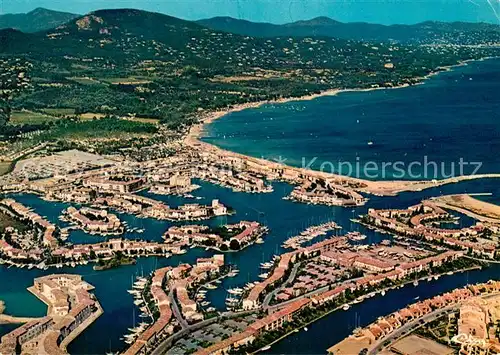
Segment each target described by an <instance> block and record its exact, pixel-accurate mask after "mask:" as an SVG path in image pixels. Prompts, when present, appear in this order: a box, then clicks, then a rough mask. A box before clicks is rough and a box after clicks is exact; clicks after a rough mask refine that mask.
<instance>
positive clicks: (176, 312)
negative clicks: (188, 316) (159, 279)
mask: <svg viewBox="0 0 500 355" xmlns="http://www.w3.org/2000/svg"><path fill="white" fill-rule="evenodd" d="M168 298H170V300H171V301H172V304H171V306H172V312H173V313H174V316H175V318H177V320H178V321H179V324H180V325H181V327H182V329H186V328H187V327H188V326H189V324H188V323H187V322H186V320H185V319H184V317H182V313H181V311H180V310H179V305H178V304H177V301H176V300H175V297H174V290H173V289H170V291H169V292H168Z"/></svg>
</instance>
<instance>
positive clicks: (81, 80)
mask: <svg viewBox="0 0 500 355" xmlns="http://www.w3.org/2000/svg"><path fill="white" fill-rule="evenodd" d="M66 79H68V80H71V81H74V82H75V83H78V84H82V85H102V84H101V83H100V82H99V81H97V80H94V79H92V78H87V77H77V76H74V77H70V78H66Z"/></svg>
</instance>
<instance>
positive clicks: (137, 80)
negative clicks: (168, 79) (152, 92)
mask: <svg viewBox="0 0 500 355" xmlns="http://www.w3.org/2000/svg"><path fill="white" fill-rule="evenodd" d="M100 80H101V81H105V82H107V83H109V84H113V85H118V84H122V85H141V84H149V83H150V82H151V80H148V79H147V78H141V77H135V76H131V77H126V78H102V79H100Z"/></svg>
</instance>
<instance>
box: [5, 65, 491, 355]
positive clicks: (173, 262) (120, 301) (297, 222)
mask: <svg viewBox="0 0 500 355" xmlns="http://www.w3.org/2000/svg"><path fill="white" fill-rule="evenodd" d="M446 75H448V74H446ZM477 81H478V80H475V81H474V82H477ZM423 87H424V88H425V85H424V86H423ZM429 90H430V89H429ZM354 95H358V94H354ZM376 95H379V94H376ZM397 95H398V94H397ZM370 97H372V96H370ZM335 100H336V99H335ZM346 100H347V101H348V100H350V99H346ZM221 122H222V120H221ZM217 124H218V123H217ZM221 124H222V123H221ZM373 141H374V142H382V141H383V140H382V139H380V138H373ZM364 142H366V139H365V140H364ZM378 144H379V143H377V144H374V145H373V147H372V148H375V147H376V146H377V145H378ZM364 145H366V143H365V144H364ZM263 149H264V148H263ZM488 169H489V168H488ZM272 185H273V191H272V192H269V193H266V194H238V195H236V194H234V193H233V192H232V190H230V189H227V188H224V187H220V186H216V185H213V184H210V183H207V182H204V181H201V182H200V183H199V186H200V189H198V190H196V191H195V192H193V193H195V194H196V195H198V196H201V197H203V199H204V200H206V201H211V200H212V199H216V198H219V199H220V200H221V201H224V203H226V204H227V205H230V206H232V207H233V208H234V209H235V211H236V214H235V215H231V216H224V217H222V216H221V217H215V218H214V220H211V221H208V222H207V223H208V224H209V225H210V224H212V225H214V226H217V225H219V224H221V223H222V222H223V221H224V220H223V218H227V219H228V220H229V222H230V223H236V222H238V221H239V220H243V219H245V220H256V221H259V222H262V223H263V224H265V225H267V226H269V229H270V232H269V235H268V236H266V238H265V241H264V243H262V244H258V243H256V244H255V245H252V246H250V247H249V248H247V249H245V250H243V251H241V252H239V253H227V254H226V256H227V258H228V260H229V261H230V263H231V264H232V265H235V267H236V268H237V269H233V270H232V271H230V272H229V274H228V276H229V278H226V279H223V280H217V281H214V282H213V283H212V284H211V285H214V286H215V285H217V286H215V288H212V287H211V286H205V287H204V288H205V289H206V290H207V292H205V293H200V295H202V294H204V295H205V296H204V297H203V301H201V303H202V304H204V307H207V306H209V305H210V307H207V308H206V310H207V311H215V310H223V309H226V306H231V308H232V307H236V306H237V304H238V302H239V301H240V300H239V297H232V296H233V295H231V297H227V293H228V292H227V291H226V290H228V291H229V290H233V291H234V290H237V291H236V292H239V289H244V288H247V289H251V288H252V287H253V286H255V284H252V283H254V282H260V281H261V278H260V277H259V275H263V274H266V273H268V272H270V270H271V269H272V267H273V265H274V263H275V262H276V261H277V259H278V258H277V257H274V255H277V254H280V253H281V252H283V251H284V250H283V249H282V248H280V246H281V245H283V244H284V243H285V242H286V236H287V235H291V231H297V230H302V229H303V227H304V224H307V223H308V222H309V220H310V218H311V216H315V217H318V216H319V218H320V219H322V221H321V222H322V223H329V222H330V221H332V220H335V223H338V225H339V226H342V227H343V230H344V231H346V232H349V231H352V227H350V226H351V225H352V224H351V219H352V212H351V210H350V209H344V208H341V207H333V208H332V207H327V206H323V205H307V204H298V203H292V202H291V201H288V200H283V199H282V198H283V197H285V196H287V195H288V194H289V193H290V192H291V191H292V189H293V187H292V186H290V185H288V184H286V183H282V182H273V184H272ZM464 191H467V192H484V191H490V192H492V195H491V196H485V197H484V198H485V199H487V200H488V201H490V202H493V203H498V202H499V200H498V196H500V188H499V186H498V182H496V181H495V180H492V179H485V180H477V181H465V182H460V183H457V184H453V185H446V186H439V187H435V188H433V189H430V190H425V191H421V192H415V193H402V194H401V195H399V196H397V197H379V196H370V200H369V202H368V203H367V205H365V206H362V207H358V208H356V212H357V213H358V214H365V213H367V212H368V208H375V209H387V208H388V207H390V208H401V209H404V208H407V207H408V206H411V205H416V204H418V203H420V202H421V201H422V200H423V199H425V198H429V197H433V196H436V195H441V194H453V193H462V192H464ZM162 197H163V198H166V199H169V200H170V199H171V198H172V197H171V196H162ZM15 198H16V199H18V200H20V201H21V202H22V203H23V204H25V205H27V206H30V208H33V210H35V211H36V212H37V213H39V214H40V215H43V216H47V220H49V221H51V222H52V223H54V224H59V223H63V222H62V221H59V220H58V216H59V215H60V212H61V211H62V210H63V209H64V208H67V204H61V203H58V202H50V203H49V202H47V201H44V200H41V199H40V198H38V197H36V196H33V195H15ZM256 210H258V211H259V212H256ZM260 212H262V213H260ZM118 215H119V218H124V219H126V221H127V224H124V225H125V226H126V228H127V230H126V232H125V233H124V238H126V239H128V238H130V239H132V238H134V235H135V234H136V232H137V230H135V231H134V232H130V230H131V229H132V228H139V229H144V230H145V231H146V232H144V233H142V234H141V235H143V236H144V237H145V238H149V239H151V240H154V241H157V242H161V241H162V235H163V234H164V233H165V231H166V230H167V229H168V228H169V227H170V226H172V224H171V222H170V221H166V220H157V219H153V218H140V219H139V218H138V217H137V216H132V215H129V214H121V213H120V214H118ZM181 223H184V222H181ZM356 228H357V229H358V226H356ZM80 232H81V231H76V230H69V231H68V233H69V236H68V240H69V241H78V240H79V238H95V236H90V237H88V236H85V235H83V234H80ZM129 232H130V234H128V233H129ZM295 233H296V232H295ZM359 233H360V234H361V235H365V236H366V238H363V239H360V240H358V241H356V240H355V241H356V242H359V244H360V245H365V244H367V243H368V241H369V242H370V243H378V242H380V241H382V240H383V239H387V238H389V239H392V235H391V234H381V233H379V232H377V231H375V230H371V229H368V228H365V227H363V226H359ZM356 235H357V234H355V235H353V236H356ZM318 237H319V236H318ZM310 240H312V239H310ZM357 244H358V243H357ZM277 249H278V251H277ZM212 254H213V251H212V250H205V249H200V248H193V249H188V250H187V251H184V254H181V253H180V252H177V253H172V254H171V257H169V258H163V257H157V256H153V257H151V258H142V257H141V258H138V262H137V264H136V265H129V266H123V267H120V268H119V269H114V270H106V271H104V272H102V273H95V272H93V271H92V269H91V265H86V264H85V263H86V261H83V260H82V261H74V262H65V263H56V264H55V265H54V266H56V267H57V272H59V271H61V272H68V273H78V274H82V275H84V277H85V278H86V279H87V278H88V281H89V282H90V283H92V284H93V285H94V286H95V287H96V290H95V294H96V296H97V297H98V299H99V300H100V302H101V304H102V306H103V309H104V310H105V313H104V314H103V315H102V316H101V317H100V318H99V319H97V320H96V322H95V324H94V326H93V327H90V328H89V329H88V330H87V331H86V332H85V333H83V334H82V335H81V336H80V337H78V338H77V339H75V341H74V342H72V343H71V344H70V346H69V351H70V352H71V353H75V354H79V353H105V352H109V351H113V352H116V351H123V350H124V348H125V343H124V341H123V340H120V338H123V339H124V340H127V341H128V340H132V338H134V336H133V334H128V332H129V328H130V329H132V330H134V331H136V330H137V328H138V327H140V323H141V321H142V320H144V321H145V322H146V321H148V319H147V318H146V317H141V315H144V314H147V312H144V311H145V310H146V309H144V308H143V307H144V305H143V304H139V307H136V306H135V305H134V304H133V303H134V301H140V300H138V299H136V298H137V297H134V296H137V295H139V294H140V292H141V290H142V288H143V287H144V285H145V283H144V280H142V281H141V280H140V279H135V277H136V276H137V275H141V274H142V270H141V269H143V271H144V274H149V273H151V272H152V271H154V270H156V269H158V268H159V267H162V266H167V265H170V266H177V265H179V263H182V262H193V261H194V260H195V259H196V258H198V257H209V256H211V255H212ZM263 260H272V261H271V262H269V263H266V262H263ZM3 262H4V263H5V264H3V265H2V266H0V275H1V277H2V281H4V282H5V284H6V285H9V286H8V288H2V289H1V290H0V299H2V300H5V301H6V305H7V310H9V312H11V313H12V314H15V315H19V316H23V315H26V316H27V315H28V314H27V313H28V310H29V311H30V312H31V311H33V313H32V314H34V315H43V312H42V311H43V306H42V305H41V304H40V302H39V301H38V300H36V299H33V298H32V297H31V295H23V294H22V292H21V291H22V290H24V289H25V288H26V287H27V286H28V285H29V284H31V282H32V279H33V278H34V277H36V276H38V275H43V274H47V273H51V272H54V270H56V268H54V267H50V268H49V269H46V267H47V266H46V265H40V264H39V263H36V264H30V265H26V266H25V267H24V268H23V269H18V268H15V267H9V264H7V263H8V261H5V260H4V261H3ZM30 266H31V268H30ZM237 270H238V271H237ZM497 272H498V267H497V266H496V265H492V266H491V267H490V268H486V269H484V270H475V271H470V272H468V273H467V275H466V274H465V273H446V274H445V275H442V276H437V275H436V276H433V277H432V278H431V279H430V277H428V276H426V278H425V280H424V281H422V280H420V281H419V282H418V283H417V284H416V285H415V286H412V285H410V286H406V287H401V288H399V287H398V288H397V289H395V290H391V291H387V293H386V291H381V292H380V293H378V294H377V295H374V296H372V297H369V296H367V297H365V298H364V300H363V301H362V302H359V303H354V304H351V305H350V306H349V308H348V309H347V310H343V311H342V312H333V313H331V314H330V315H328V316H325V317H324V318H322V319H321V320H318V321H317V322H315V323H312V324H311V325H308V326H307V328H308V331H307V332H306V331H300V332H296V333H295V332H294V333H292V334H291V335H290V336H289V337H287V338H285V339H283V340H282V341H280V342H278V343H276V344H274V345H272V346H271V347H270V349H268V350H267V351H269V352H272V353H276V352H281V353H286V352H289V351H291V350H292V349H293V351H296V352H297V353H309V352H318V353H323V352H324V350H325V349H326V348H328V347H329V346H331V345H332V344H333V343H334V342H335V340H336V339H337V338H338V341H340V340H341V339H340V338H341V337H344V336H347V335H349V334H350V332H352V329H353V327H354V325H355V323H357V324H358V325H359V322H355V321H354V320H355V318H356V317H355V314H363V316H362V318H361V323H362V325H366V324H369V323H370V322H372V321H373V320H375V319H376V318H377V317H378V316H380V314H381V313H384V314H385V313H387V314H389V313H390V312H392V311H395V310H396V308H401V307H403V306H405V305H406V304H409V303H411V302H412V300H414V298H415V297H421V298H423V297H427V296H430V295H432V294H437V293H441V292H444V291H448V290H451V289H453V288H456V287H458V286H461V285H465V284H467V283H468V282H470V283H472V282H479V281H487V280H488V279H490V278H495V277H497V276H496V273H497ZM131 276H133V278H134V280H135V281H134V283H133V286H131ZM263 276H264V275H263ZM267 276H269V275H266V277H267ZM429 279H430V281H429ZM127 291H129V292H127ZM136 291H137V292H136ZM235 296H236V294H235ZM205 302H210V303H205ZM226 303H227V304H226ZM142 318H144V319H142ZM134 319H135V322H134ZM338 324H345V325H346V326H345V329H344V328H342V329H338ZM334 328H335V329H338V331H336V332H331V329H334ZM103 330H106V334H107V337H104V338H105V339H102V338H103V337H102V333H103ZM304 330H305V329H304ZM134 331H131V333H134ZM0 332H2V334H5V333H4V328H0ZM333 333H335V334H333ZM124 334H128V335H127V336H126V337H125V335H124ZM89 339H92V342H89ZM131 342H132V341H130V343H131Z"/></svg>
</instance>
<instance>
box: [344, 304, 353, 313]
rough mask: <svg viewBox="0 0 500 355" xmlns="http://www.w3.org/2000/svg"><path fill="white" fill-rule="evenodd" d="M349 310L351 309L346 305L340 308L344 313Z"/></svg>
mask: <svg viewBox="0 0 500 355" xmlns="http://www.w3.org/2000/svg"><path fill="white" fill-rule="evenodd" d="M349 308H351V306H349V305H348V304H346V305H344V307H342V309H343V310H344V311H347V310H349Z"/></svg>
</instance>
